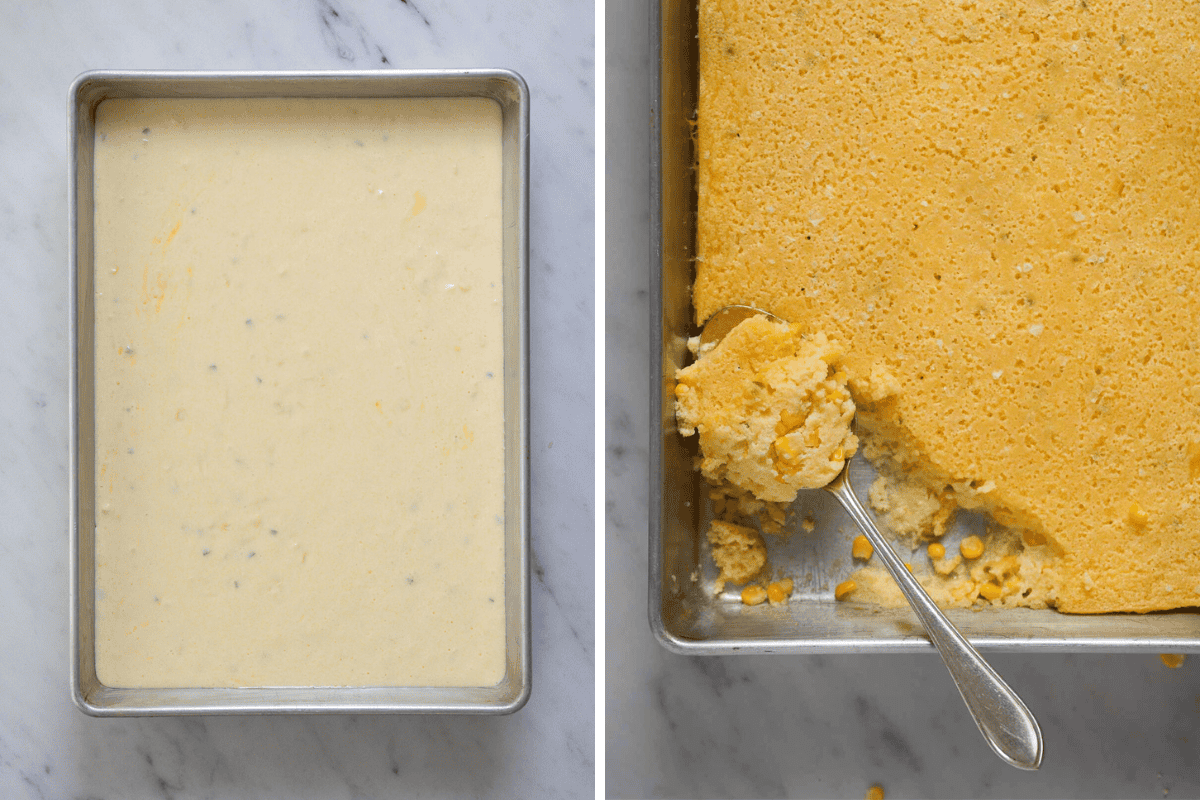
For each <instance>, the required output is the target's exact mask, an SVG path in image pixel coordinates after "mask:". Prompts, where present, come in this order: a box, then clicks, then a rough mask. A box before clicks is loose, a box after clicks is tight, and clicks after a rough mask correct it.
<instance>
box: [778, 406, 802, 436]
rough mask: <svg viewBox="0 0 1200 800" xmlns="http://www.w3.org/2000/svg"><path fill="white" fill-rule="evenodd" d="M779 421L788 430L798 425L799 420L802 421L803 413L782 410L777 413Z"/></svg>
mask: <svg viewBox="0 0 1200 800" xmlns="http://www.w3.org/2000/svg"><path fill="white" fill-rule="evenodd" d="M779 422H780V424H782V425H783V426H784V427H785V428H786V429H787V430H789V431H790V430H793V429H794V428H796V427H797V426H799V425H800V423H801V422H804V415H803V414H795V413H793V412H791V411H784V412H782V413H781V414H780V415H779Z"/></svg>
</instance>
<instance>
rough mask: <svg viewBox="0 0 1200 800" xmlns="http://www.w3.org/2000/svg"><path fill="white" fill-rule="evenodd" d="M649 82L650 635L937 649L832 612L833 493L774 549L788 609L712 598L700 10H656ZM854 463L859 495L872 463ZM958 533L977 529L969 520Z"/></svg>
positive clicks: (1128, 635) (680, 3) (803, 502)
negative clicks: (687, 415)
mask: <svg viewBox="0 0 1200 800" xmlns="http://www.w3.org/2000/svg"><path fill="white" fill-rule="evenodd" d="M651 6H652V9H651V14H652V17H651V20H650V26H651V36H652V39H651V47H652V50H651V57H652V59H653V62H652V63H656V64H657V69H655V70H654V72H653V82H652V85H653V90H652V91H653V94H652V98H651V103H652V109H651V118H652V121H653V129H652V137H653V138H652V140H651V145H650V154H651V156H650V157H651V163H650V182H651V200H650V213H651V220H650V222H651V240H652V241H651V245H652V246H651V264H650V273H651V279H650V308H651V314H652V318H651V326H650V331H651V342H650V352H651V374H650V375H649V378H650V403H651V407H650V487H649V497H650V520H649V522H650V537H649V538H650V574H649V577H650V585H649V611H650V626H651V628H652V629H653V631H654V634H655V636H657V638H658V640H659V641H660V642H661V643H662V644H663V645H664V646H665V647H667V648H668V649H670V650H673V651H675V652H678V653H684V654H689V655H725V654H733V653H785V652H807V653H818V652H823V653H830V652H883V651H888V652H918V651H929V650H932V648H933V645H932V644H930V642H929V640H928V638H926V637H925V635H924V631H923V630H922V628H921V626H920V623H919V622H918V620H917V618H916V616H915V615H914V614H913V613H912V612H911V611H910V610H909V609H908V608H907V607H906V608H899V609H889V608H880V607H878V606H873V605H869V604H862V603H853V602H846V601H842V602H837V601H835V600H834V599H833V587H834V585H836V584H837V582H838V581H840V580H842V579H843V578H844V577H845V576H846V575H847V574H848V573H849V572H850V570H851V568H852V566H851V564H850V563H849V558H848V554H849V552H850V541H851V539H853V537H854V535H855V533H857V531H855V530H854V527H853V526H854V523H853V522H852V521H851V520H850V519H849V517H847V516H845V515H844V513H843V512H842V511H841V510H840V508H839V507H838V505H837V502H836V501H835V500H834V499H833V498H832V497H831V496H829V495H827V494H826V493H824V492H820V491H814V492H802V493H801V497H800V498H799V499H798V500H797V503H799V504H800V508H799V511H800V512H801V513H800V514H798V516H800V517H803V516H809V517H811V518H812V519H813V520H815V522H816V529H815V530H814V531H813V532H811V533H800V532H797V533H795V534H794V535H792V536H790V537H788V538H787V539H786V540H782V541H781V540H778V539H775V537H768V539H769V541H768V549H769V550H770V559H771V563H770V566H771V567H773V568H783V572H784V574H786V575H788V576H791V577H793V578H794V579H795V581H796V593H795V594H794V595H793V597H792V600H791V602H790V603H789V604H787V605H785V606H780V607H771V606H768V605H765V604H764V605H761V606H754V607H749V606H744V605H743V604H742V603H741V602H740V600H739V599H738V597H737V595H736V594H735V593H734V592H733V591H726V592H724V593H723V594H722V595H720V596H717V595H714V593H713V580H714V578H715V577H716V574H715V573H716V571H715V569H714V568H713V567H712V565H711V558H710V557H709V551H708V546H707V544H706V543H704V542H703V540H704V537H703V535H702V533H703V531H704V530H705V528H706V526H707V523H708V520H709V519H711V511H710V509H709V507H708V487H707V484H706V483H705V482H704V480H703V479H702V478H701V477H700V475H699V473H698V472H696V471H695V470H694V469H693V467H692V464H693V459H694V457H695V455H696V445H695V437H691V438H689V439H687V440H685V439H684V438H683V437H681V436H680V435H679V434H678V433H677V432H676V429H675V409H674V387H675V371H676V370H677V369H678V368H680V367H682V366H685V365H686V364H687V363H688V359H689V358H690V356H689V355H688V351H687V346H686V342H687V338H688V337H689V336H692V335H695V334H696V333H698V330H697V328H696V326H695V324H694V322H693V319H692V303H691V286H692V281H693V280H694V278H695V271H694V264H693V256H694V243H695V238H696V187H695V171H694V165H695V161H694V159H695V156H694V153H693V139H692V135H693V130H692V126H693V124H694V121H695V115H696V108H697V99H698V92H699V47H698V42H697V39H696V34H697V7H696V3H695V2H687V0H660V2H657V3H652V4H651ZM860 462H861V459H857V460H856V461H855V463H854V464H852V471H851V478H852V482H853V484H854V485H855V487H856V488H857V489H858V491H859V492H860V493H863V490H864V489H865V488H866V487H867V486H869V485H870V480H871V474H872V473H871V470H870V467H869V465H867V464H865V463H860ZM960 518H961V526H964V527H970V526H980V525H982V524H983V522H984V521H983V520H982V519H981V518H979V517H977V516H973V515H969V514H960ZM948 616H949V617H950V619H951V620H952V621H953V622H954V623H955V625H957V626H958V628H959V630H960V631H962V633H963V634H964V635H965V636H966V637H967V638H969V639H970V640H971V641H972V643H973V644H974V645H975V646H976V647H985V648H993V649H1000V650H1020V651H1028V650H1041V651H1136V650H1150V651H1154V652H1176V653H1177V652H1188V651H1192V652H1197V651H1200V612H1198V611H1197V609H1184V610H1180V611H1170V612H1159V613H1153V614H1100V615H1092V616H1082V615H1069V614H1060V613H1058V612H1057V611H1053V610H1033V609H996V608H992V607H987V608H984V609H982V610H962V609H952V610H950V611H949V612H948Z"/></svg>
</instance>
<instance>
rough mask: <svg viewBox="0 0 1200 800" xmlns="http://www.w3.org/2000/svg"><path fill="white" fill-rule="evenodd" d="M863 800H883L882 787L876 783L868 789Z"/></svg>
mask: <svg viewBox="0 0 1200 800" xmlns="http://www.w3.org/2000/svg"><path fill="white" fill-rule="evenodd" d="M863 800H884V794H883V787H882V786H880V785H879V784H878V783H877V784H875V785H874V786H872V787H871V788H870V789H867V793H866V795H865V796H864V798H863Z"/></svg>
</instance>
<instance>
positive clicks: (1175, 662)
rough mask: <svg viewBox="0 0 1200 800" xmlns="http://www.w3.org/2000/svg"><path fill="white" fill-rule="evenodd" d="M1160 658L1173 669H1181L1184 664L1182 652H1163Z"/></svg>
mask: <svg viewBox="0 0 1200 800" xmlns="http://www.w3.org/2000/svg"><path fill="white" fill-rule="evenodd" d="M1159 658H1161V659H1162V662H1163V663H1164V664H1166V665H1167V666H1168V667H1170V668H1171V669H1179V668H1180V667H1182V666H1183V659H1184V655H1183V654H1182V653H1163V654H1161V655H1160V656H1159Z"/></svg>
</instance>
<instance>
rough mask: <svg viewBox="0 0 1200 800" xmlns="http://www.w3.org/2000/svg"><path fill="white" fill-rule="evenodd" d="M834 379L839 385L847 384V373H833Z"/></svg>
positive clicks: (842, 371)
mask: <svg viewBox="0 0 1200 800" xmlns="http://www.w3.org/2000/svg"><path fill="white" fill-rule="evenodd" d="M833 379H834V380H835V381H837V382H838V383H845V382H846V373H845V371H844V370H840V369H839V370H838V371H837V372H835V373H833Z"/></svg>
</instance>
